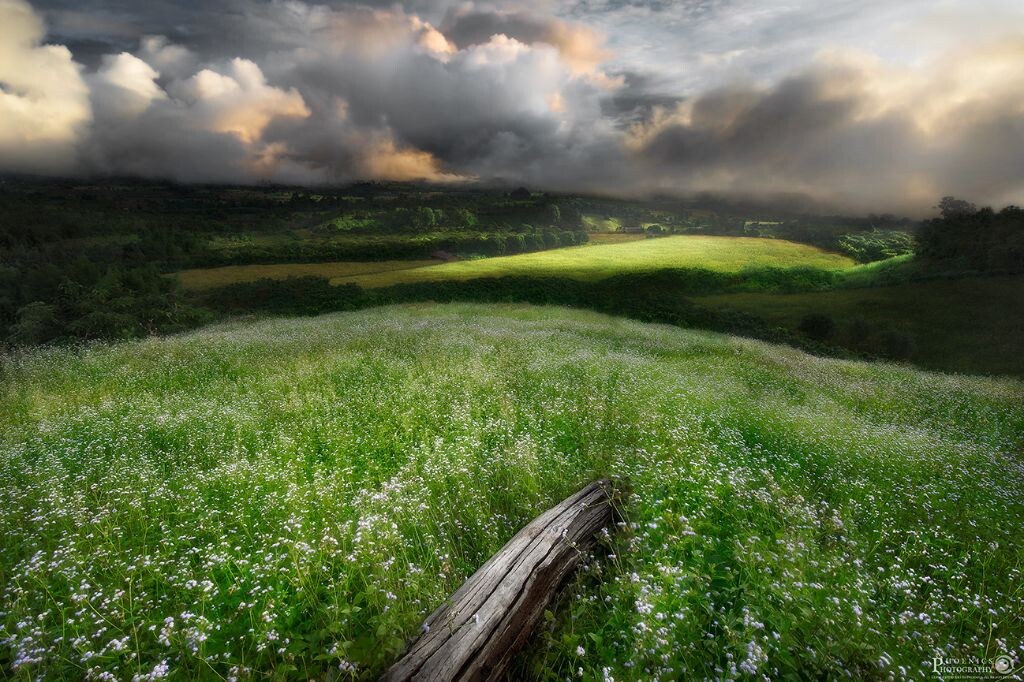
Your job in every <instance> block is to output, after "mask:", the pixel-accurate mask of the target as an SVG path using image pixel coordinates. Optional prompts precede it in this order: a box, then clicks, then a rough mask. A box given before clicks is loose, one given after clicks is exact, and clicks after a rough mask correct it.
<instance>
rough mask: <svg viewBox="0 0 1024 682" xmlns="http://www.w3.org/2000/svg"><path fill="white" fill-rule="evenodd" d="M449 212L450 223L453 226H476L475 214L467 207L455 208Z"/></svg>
mask: <svg viewBox="0 0 1024 682" xmlns="http://www.w3.org/2000/svg"><path fill="white" fill-rule="evenodd" d="M450 213H451V223H452V225H454V226H455V227H474V226H476V214H475V213H473V212H472V211H470V210H469V209H468V208H462V207H459V208H456V209H454V210H452V211H450Z"/></svg>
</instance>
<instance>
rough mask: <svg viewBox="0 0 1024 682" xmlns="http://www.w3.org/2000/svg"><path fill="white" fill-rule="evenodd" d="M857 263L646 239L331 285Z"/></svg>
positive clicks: (766, 244)
mask: <svg viewBox="0 0 1024 682" xmlns="http://www.w3.org/2000/svg"><path fill="white" fill-rule="evenodd" d="M853 264H854V263H853V261H852V260H850V259H849V258H846V257H845V256H840V255H838V254H834V253H829V252H827V251H823V250H821V249H818V248H816V247H813V246H808V245H806V244H797V243H795V242H787V241H784V240H781V239H757V238H747V237H709V236H696V235H692V236H690V235H688V236H677V237H664V238H660V239H644V240H638V241H628V242H623V243H611V244H588V245H585V246H577V247H569V248H562V249H554V250H551V251H540V252H537V253H525V254H520V255H516V256H501V257H497V258H483V259H479V260H468V261H459V262H455V263H444V264H441V265H432V266H429V267H425V268H417V269H413V270H402V271H392V272H384V273H378V274H367V275H354V276H349V277H338V278H335V279H333V280H332V283H333V284H347V283H354V284H359V285H360V286H364V287H381V286H388V285H392V284H405V283H411V282H438V281H443V280H466V279H473V278H477V277H500V276H532V277H572V278H574V279H581V280H595V279H601V278H603V277H610V276H613V275H619V274H624V273H632V272H653V271H656V270H663V269H665V268H685V267H702V268H708V269H711V270H720V271H725V272H735V271H738V270H742V269H743V268H747V267H766V266H771V267H779V268H785V267H818V268H826V269H836V270H837V269H840V268H845V267H849V266H852V265H853Z"/></svg>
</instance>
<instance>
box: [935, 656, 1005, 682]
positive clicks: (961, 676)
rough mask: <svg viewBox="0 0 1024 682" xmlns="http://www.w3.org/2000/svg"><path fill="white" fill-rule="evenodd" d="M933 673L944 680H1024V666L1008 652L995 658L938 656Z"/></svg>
mask: <svg viewBox="0 0 1024 682" xmlns="http://www.w3.org/2000/svg"><path fill="white" fill-rule="evenodd" d="M932 673H933V674H934V675H935V676H937V677H939V678H940V679H943V680H1024V666H1022V665H1014V661H1013V658H1012V657H1011V656H1009V655H1007V654H999V655H998V656H995V657H994V658H980V657H978V656H968V657H966V658H943V657H942V656H936V657H935V658H933V659H932Z"/></svg>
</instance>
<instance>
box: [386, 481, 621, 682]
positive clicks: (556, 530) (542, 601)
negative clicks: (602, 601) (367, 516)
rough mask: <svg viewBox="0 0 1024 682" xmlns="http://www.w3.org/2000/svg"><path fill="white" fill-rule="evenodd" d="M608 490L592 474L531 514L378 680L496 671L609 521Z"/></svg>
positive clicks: (477, 676) (443, 679)
mask: <svg viewBox="0 0 1024 682" xmlns="http://www.w3.org/2000/svg"><path fill="white" fill-rule="evenodd" d="M611 493H612V487H611V483H610V482H609V481H607V480H601V481H595V482H593V483H591V484H590V485H588V486H587V487H585V488H584V489H583V490H581V491H579V492H578V493H576V494H575V495H573V496H571V497H569V498H568V499H566V500H563V501H562V502H561V503H560V504H558V505H556V506H555V507H553V508H551V509H549V510H548V511H546V512H544V513H543V514H541V515H540V516H538V517H537V518H536V519H534V520H533V521H531V522H530V524H529V525H527V526H526V527H525V528H523V529H522V530H521V531H519V533H517V534H516V536H515V537H514V538H512V539H511V540H510V541H509V542H508V544H506V545H505V546H504V547H502V548H501V551H499V552H498V553H497V554H495V555H494V556H493V557H491V558H490V559H489V560H488V561H487V563H485V564H484V565H483V566H482V567H481V568H480V569H479V570H478V571H477V572H476V573H474V574H473V575H472V576H471V577H470V578H469V580H467V581H466V582H465V583H463V585H462V587H460V588H459V589H458V590H457V591H456V592H455V594H454V595H452V597H451V599H449V600H448V601H446V602H445V603H444V604H442V605H441V607H440V608H438V609H437V610H436V611H434V613H433V614H431V615H430V617H429V618H427V621H426V624H425V630H426V631H425V632H424V634H423V635H422V636H421V637H420V638H419V639H418V640H416V641H415V642H414V643H413V644H412V646H410V647H409V649H408V651H407V652H406V654H405V655H404V656H403V657H402V658H401V659H400V660H399V661H398V662H397V663H395V664H394V665H393V666H392V667H391V668H390V669H389V670H388V671H387V672H386V673H384V676H383V677H382V678H381V680H382V681H385V682H397V681H399V680H434V681H435V682H448V681H449V680H493V679H497V678H500V677H501V676H502V675H503V674H504V673H505V671H506V670H507V669H508V666H509V664H510V663H511V662H512V659H513V657H514V656H515V655H516V653H517V652H518V651H519V650H520V649H521V648H522V647H523V645H524V644H525V643H526V641H527V639H528V638H529V636H530V632H531V631H532V630H533V628H534V626H535V625H536V624H537V622H538V621H539V620H540V619H541V616H542V615H543V613H544V609H545V607H546V606H547V605H548V603H549V602H550V601H551V599H552V597H553V596H554V595H555V593H556V592H557V591H558V588H559V587H561V586H562V584H563V583H564V582H565V581H566V580H567V579H568V577H569V575H570V574H571V573H572V571H573V570H574V569H575V568H576V565H577V564H579V562H580V559H581V558H582V557H583V555H584V554H585V553H586V552H587V551H588V550H589V549H590V548H591V547H592V546H593V545H594V543H595V542H596V541H597V534H598V532H599V531H600V530H601V529H602V528H607V527H608V526H610V525H611V524H612V522H613V521H614V509H613V507H612V499H611V498H612V495H611Z"/></svg>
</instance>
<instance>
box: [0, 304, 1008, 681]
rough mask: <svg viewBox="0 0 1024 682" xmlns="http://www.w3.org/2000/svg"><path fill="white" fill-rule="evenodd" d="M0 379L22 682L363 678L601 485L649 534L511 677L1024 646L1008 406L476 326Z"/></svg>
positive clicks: (4, 629)
mask: <svg viewBox="0 0 1024 682" xmlns="http://www.w3.org/2000/svg"><path fill="white" fill-rule="evenodd" d="M0 371H2V375H0V376H2V380H0V381H2V384H0V467H2V468H0V471H2V476H0V538H2V539H0V543H2V544H0V589H2V603H3V604H4V606H3V610H2V612H0V662H2V665H3V667H4V668H5V669H7V670H9V671H10V672H9V673H5V676H9V677H12V678H14V679H25V680H27V679H33V678H35V677H36V676H37V675H46V676H49V677H52V678H65V679H71V678H80V677H83V676H85V675H87V674H93V675H98V674H100V673H102V672H110V673H112V674H114V675H115V676H117V677H118V678H131V677H132V676H133V675H135V674H140V675H146V674H150V673H154V672H156V673H160V672H162V671H163V670H165V669H168V668H169V669H170V670H172V671H176V673H177V675H178V677H177V679H188V678H214V677H216V676H218V675H219V676H223V677H229V676H238V675H240V674H243V673H245V672H253V673H263V672H267V671H271V670H273V671H276V672H277V673H278V674H279V676H280V677H282V678H288V677H291V678H306V677H310V676H323V675H324V674H325V673H326V672H327V671H328V670H334V671H337V670H338V669H339V666H341V669H342V671H343V673H342V678H343V679H344V678H346V677H360V676H361V677H365V678H367V679H370V678H372V677H373V676H374V674H375V673H377V672H379V671H380V670H381V669H382V667H383V666H385V665H387V663H388V662H389V661H390V660H392V658H393V657H394V656H395V655H396V654H397V652H398V651H399V650H400V648H401V647H402V643H403V642H404V640H405V639H406V638H407V637H409V636H411V635H414V634H415V633H416V632H417V631H418V629H419V627H420V623H421V622H422V619H423V618H424V616H425V615H426V614H427V613H428V612H429V611H431V610H432V609H433V608H434V607H435V606H436V605H437V604H439V603H440V602H441V601H442V600H443V599H444V598H445V597H446V595H448V594H449V593H450V592H451V591H453V590H454V589H455V587H457V586H458V585H459V584H460V582H461V581H462V580H463V579H464V578H465V577H466V576H467V575H468V574H469V573H471V572H472V571H473V570H474V569H475V568H476V567H477V566H479V565H480V564H481V563H482V562H483V561H484V560H485V559H486V557H488V556H489V555H490V554H491V553H492V552H494V551H495V550H496V549H498V548H499V547H500V546H501V545H502V544H503V543H504V542H505V541H506V540H508V539H509V538H510V537H511V536H512V535H513V534H514V533H515V531H516V530H517V529H518V528H519V527H520V526H522V525H523V524H524V523H525V522H527V521H528V520H529V519H530V518H531V517H533V516H534V515H535V514H536V513H538V512H539V511H541V510H543V509H544V508H546V507H548V506H549V505H550V504H551V503H553V502H555V501H557V500H559V499H561V498H562V497H563V496H565V495H567V494H568V493H570V492H572V491H574V490H575V489H576V488H577V487H578V486H580V485H581V484H583V483H584V482H586V481H588V480H590V479H592V478H594V477H596V476H601V475H613V476H617V477H626V478H628V480H629V483H630V485H631V486H632V488H633V494H632V497H631V500H632V502H631V503H630V505H629V507H628V508H627V509H626V513H627V515H628V520H629V525H628V527H625V528H621V529H618V530H617V531H616V533H615V535H614V537H613V539H612V540H611V541H610V547H609V548H608V551H610V552H611V556H606V555H605V554H604V553H602V554H601V556H599V557H598V558H595V559H593V560H588V561H587V562H586V564H587V568H586V570H585V571H584V573H583V574H582V576H581V577H580V579H579V580H578V581H577V582H575V583H574V584H573V585H572V586H571V588H570V590H569V594H570V595H575V596H576V597H577V598H576V599H575V600H573V601H572V602H571V603H570V602H569V601H568V600H567V601H566V602H565V603H563V604H562V605H560V607H559V608H557V609H556V612H555V614H554V620H553V621H552V622H551V623H550V624H549V627H545V628H544V629H543V632H542V633H541V634H540V635H539V636H538V640H537V641H536V642H535V643H534V644H533V646H532V648H531V650H530V651H529V653H528V654H527V655H526V656H525V657H524V659H523V660H522V661H521V662H520V665H521V670H520V674H521V675H523V676H538V675H539V676H540V677H541V678H548V679H559V680H561V679H565V678H566V677H567V676H570V675H574V674H575V673H576V671H577V669H582V670H583V675H584V677H585V678H587V679H594V678H597V679H601V678H602V677H603V676H604V675H611V676H614V678H615V679H616V680H639V679H650V678H652V677H654V676H658V675H660V676H661V677H662V678H663V679H678V678H680V677H697V678H705V677H711V678H718V677H722V676H723V675H727V676H731V675H733V674H734V673H735V675H737V676H738V675H739V674H740V673H741V672H742V673H751V674H754V673H756V674H758V675H766V676H768V677H771V678H781V677H784V676H787V675H795V674H797V673H799V675H800V676H802V677H804V678H809V679H814V678H822V677H825V676H831V677H841V676H844V675H850V676H851V677H853V678H855V679H872V678H878V679H881V678H886V677H889V676H893V677H896V678H900V677H909V676H915V677H917V676H919V675H925V674H927V673H926V668H927V666H928V665H929V661H930V660H931V658H932V656H933V655H935V653H936V652H938V651H941V652H944V653H945V654H946V655H947V656H957V657H967V656H979V657H982V656H994V655H996V654H998V653H1000V651H1001V650H1006V651H1009V652H1010V653H1011V654H1013V655H1014V656H1017V657H1018V658H1019V657H1020V655H1021V653H1022V652H1021V650H1020V649H1019V648H1018V649H1016V650H1015V649H1013V648H1014V647H1019V646H1020V643H1021V642H1024V621H1022V616H1024V613H1022V606H1021V600H1020V594H1019V586H1020V580H1021V575H1020V570H1021V566H1022V561H1024V549H1022V545H1021V543H1020V537H1021V529H1022V526H1024V485H1022V484H1024V467H1022V464H1021V461H1020V452H1021V449H1022V447H1024V384H1021V383H1020V382H1016V381H1012V380H994V379H971V378H965V377H953V376H943V375H938V374H928V373H924V372H920V371H915V370H911V369H907V368H902V367H898V366H887V365H872V364H864V363H852V362H841V361H834V360H824V359H820V358H814V357H810V356H807V355H804V354H802V353H800V352H797V351H795V350H791V349H787V348H783V347H775V346H770V345H767V344H763V343H759V342H754V341H747V340H740V339H736V338H731V337H725V336H720V335H715V334H711V333H700V332H693V331H684V330H680V329H676V328H671V327H664V326H656V325H644V324H640V323H634V322H627V321H623V320H620V319H614V318H608V317H604V316H600V315H596V314H592V313H584V312H576V311H568V310H564V309H556V308H533V307H508V306H490V307H488V306H475V305H452V306H429V305H424V306H410V307H399V308H385V309H377V310H371V311H364V312H359V313H345V314H337V315H331V316H326V317H321V318H312V319H302V320H277V321H268V322H261V323H258V324H253V325H251V326H243V325H241V324H238V325H234V326H231V325H228V326H220V327H213V328H207V329H205V330H202V331H199V332H196V333H192V334H188V335H184V336H179V337H172V338H153V339H148V340H145V341H141V342H137V343H131V344H126V345H117V346H110V347H107V346H96V347H93V348H90V349H86V350H82V351H78V352H75V351H71V350H41V351H36V352H32V353H28V354H24V355H15V356H9V357H6V358H5V359H4V360H3V365H2V369H0ZM353 665H354V666H355V668H354V669H353V668H352V667H351V666H353ZM353 670H354V672H353Z"/></svg>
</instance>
